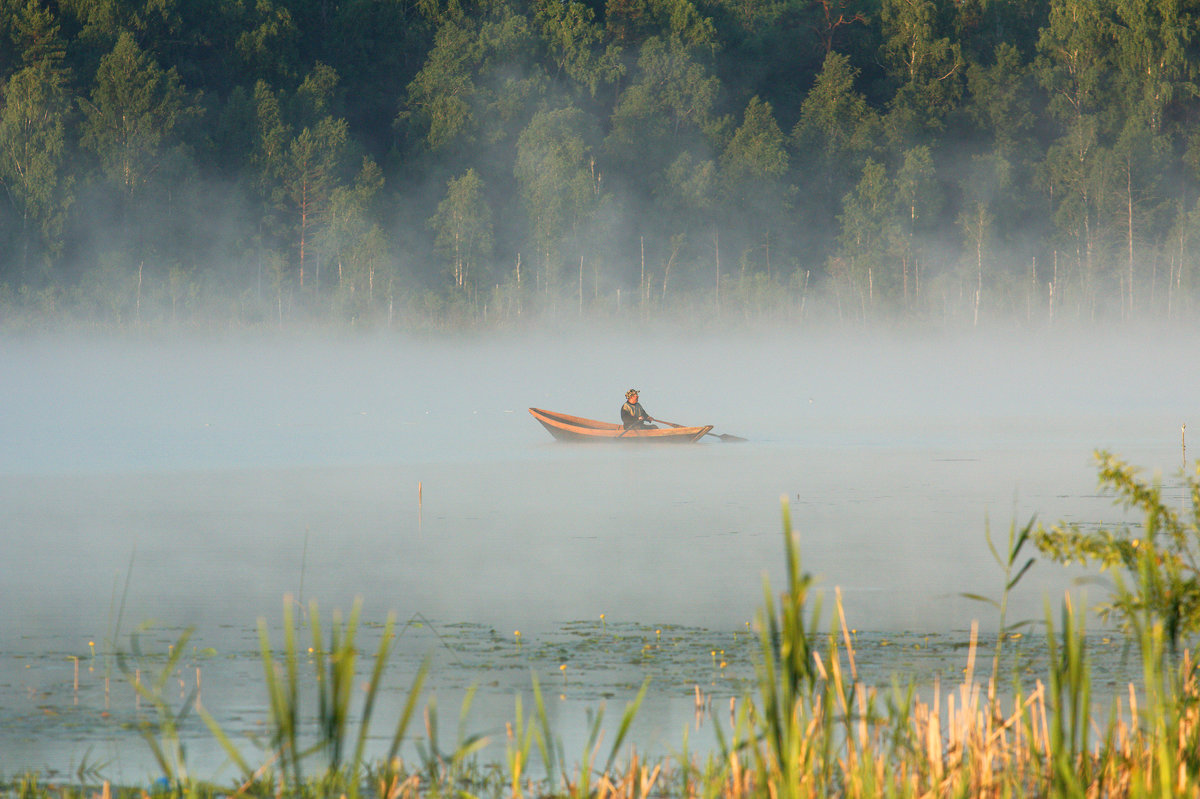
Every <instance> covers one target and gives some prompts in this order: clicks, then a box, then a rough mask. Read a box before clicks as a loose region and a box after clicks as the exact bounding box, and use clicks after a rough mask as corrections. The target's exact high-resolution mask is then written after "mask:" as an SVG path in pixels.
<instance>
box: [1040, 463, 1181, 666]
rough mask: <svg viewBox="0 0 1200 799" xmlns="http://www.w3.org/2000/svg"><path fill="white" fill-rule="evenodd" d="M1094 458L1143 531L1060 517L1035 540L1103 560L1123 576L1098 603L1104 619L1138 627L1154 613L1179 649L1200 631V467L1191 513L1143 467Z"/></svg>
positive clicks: (1072, 555) (1106, 485)
mask: <svg viewBox="0 0 1200 799" xmlns="http://www.w3.org/2000/svg"><path fill="white" fill-rule="evenodd" d="M1095 460H1096V462H1097V464H1098V466H1099V472H1100V487H1101V489H1102V490H1104V491H1105V492H1108V493H1112V494H1114V495H1115V496H1116V502H1118V503H1119V504H1121V505H1122V506H1123V507H1124V508H1125V509H1126V510H1130V509H1139V510H1141V511H1142V513H1143V514H1144V521H1143V523H1142V526H1141V528H1140V532H1136V531H1135V528H1133V527H1131V526H1130V525H1129V524H1120V525H1100V526H1099V527H1097V528H1095V529H1089V528H1086V527H1084V526H1083V525H1081V524H1079V523H1066V522H1060V523H1059V524H1057V525H1054V526H1053V527H1051V528H1050V529H1049V530H1047V529H1045V528H1043V527H1039V528H1038V530H1037V532H1036V533H1035V534H1034V541H1035V543H1036V544H1037V547H1038V549H1039V550H1041V552H1042V553H1044V554H1045V555H1048V556H1049V557H1050V558H1051V559H1053V560H1055V561H1058V562H1060V563H1064V564H1069V563H1072V562H1078V563H1080V564H1084V565H1086V564H1088V563H1098V564H1099V565H1100V568H1101V569H1102V570H1104V571H1107V572H1109V573H1112V574H1115V575H1119V576H1120V577H1121V578H1122V579H1116V580H1114V582H1113V590H1112V592H1111V596H1110V598H1109V601H1108V602H1106V603H1104V604H1103V605H1101V606H1100V608H1099V611H1100V613H1101V615H1102V617H1103V618H1110V617H1111V618H1114V619H1115V620H1116V621H1118V622H1119V623H1121V625H1122V626H1123V627H1124V628H1125V629H1126V630H1132V628H1133V621H1134V619H1135V618H1136V617H1137V615H1138V614H1139V613H1140V612H1142V611H1143V610H1145V611H1149V612H1150V614H1151V615H1152V616H1153V617H1155V618H1157V619H1160V620H1161V621H1162V622H1163V626H1164V630H1165V633H1166V636H1167V641H1168V643H1169V645H1170V648H1171V650H1172V651H1173V652H1174V651H1177V650H1178V646H1179V642H1180V640H1181V639H1182V638H1186V637H1187V636H1190V635H1193V634H1195V633H1197V632H1200V468H1198V470H1197V471H1196V472H1194V473H1192V474H1190V475H1187V474H1185V475H1183V476H1182V477H1183V488H1184V489H1185V491H1186V496H1187V498H1188V500H1189V501H1190V504H1191V507H1190V509H1189V510H1188V512H1187V513H1186V514H1184V513H1180V512H1177V511H1175V510H1174V509H1173V508H1170V507H1168V505H1167V504H1166V502H1165V501H1164V498H1163V493H1162V485H1161V480H1160V479H1158V478H1157V477H1156V478H1155V479H1154V480H1153V481H1150V482H1147V481H1145V480H1143V479H1141V478H1140V477H1139V473H1138V470H1137V469H1136V468H1134V467H1133V466H1130V465H1129V464H1127V463H1125V462H1124V461H1122V460H1120V459H1119V458H1117V457H1116V456H1115V455H1113V454H1112V453H1110V452H1106V451H1104V450H1098V451H1097V452H1096V453H1095Z"/></svg>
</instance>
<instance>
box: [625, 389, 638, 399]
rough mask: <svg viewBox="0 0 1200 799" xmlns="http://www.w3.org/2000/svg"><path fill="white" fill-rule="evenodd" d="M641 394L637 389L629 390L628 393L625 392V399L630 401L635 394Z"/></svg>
mask: <svg viewBox="0 0 1200 799" xmlns="http://www.w3.org/2000/svg"><path fill="white" fill-rule="evenodd" d="M640 393H641V392H640V391H638V390H637V389H636V388H631V389H629V390H628V391H626V392H625V399H629V398H630V397H632V396H633V395H634V394H640Z"/></svg>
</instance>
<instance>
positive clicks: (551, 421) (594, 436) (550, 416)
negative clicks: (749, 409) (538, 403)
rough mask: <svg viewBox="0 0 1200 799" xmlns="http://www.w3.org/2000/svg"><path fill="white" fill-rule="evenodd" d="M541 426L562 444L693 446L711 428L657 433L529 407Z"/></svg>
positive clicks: (668, 429) (659, 429) (682, 428)
mask: <svg viewBox="0 0 1200 799" xmlns="http://www.w3.org/2000/svg"><path fill="white" fill-rule="evenodd" d="M529 412H530V413H531V414H532V415H533V418H534V419H537V420H538V421H539V422H541V423H542V427H544V428H546V430H548V431H549V432H550V435H552V436H554V437H555V438H556V439H558V440H559V441H574V442H584V443H587V442H596V441H604V442H608V441H625V442H632V443H638V444H694V443H695V442H697V441H699V440H700V439H701V438H703V437H704V436H706V435H707V434H708V432H709V431H710V430H712V425H704V426H702V427H663V428H658V429H654V430H638V429H634V430H626V429H625V428H624V427H622V426H621V425H619V424H613V423H611V422H601V421H597V420H596V419H585V418H583V417H582V416H569V415H567V414H565V413H557V412H555V411H547V410H543V409H541V408H530V409H529Z"/></svg>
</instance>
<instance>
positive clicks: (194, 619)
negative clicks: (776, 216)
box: [0, 331, 1200, 769]
mask: <svg viewBox="0 0 1200 799" xmlns="http://www.w3.org/2000/svg"><path fill="white" fill-rule="evenodd" d="M1194 351H1195V341H1194V340H1192V339H1190V338H1188V339H1181V338H1174V337H1168V336H1165V335H1149V334H1148V335H1146V336H1129V335H1128V334H1126V335H1125V336H1116V335H1113V336H1108V335H1106V334H1095V333H1093V334H1090V335H1084V334H1069V333H1060V334H1055V335H1032V334H1014V335H1009V336H1006V337H1000V336H988V335H982V334H969V335H964V336H962V337H960V338H958V339H957V340H953V341H951V340H946V339H941V338H938V339H935V338H928V337H921V336H915V335H910V336H899V337H896V336H885V335H883V334H879V335H873V334H869V333H854V334H840V335H834V334H824V335H815V334H812V333H806V332H774V333H763V332H759V333H744V334H737V335H731V334H724V335H711V336H709V335H693V336H683V335H678V334H671V333H663V332H646V333H641V332H639V333H614V332H612V331H599V332H596V333H582V332H578V331H576V332H570V333H564V334H562V335H558V336H550V335H516V334H513V335H510V336H507V337H500V338H498V339H491V340H488V341H473V340H459V341H455V342H447V341H425V340H416V339H411V338H400V337H383V336H379V337H353V336H347V337H317V336H314V335H309V334H304V335H295V336H289V335H286V334H275V335H254V334H242V335H231V336H228V337H219V336H209V337H205V338H199V337H197V338H182V337H162V338H156V337H152V336H151V337H145V338H118V337H113V338H104V337H98V338H89V339H80V338H61V337H57V338H56V337H50V336H46V337H41V338H32V339H30V338H26V339H19V338H10V339H8V340H6V341H4V342H3V343H2V346H0V375H2V376H3V377H2V379H0V409H2V410H3V413H2V414H0V508H3V513H2V515H0V541H2V542H3V547H4V557H3V558H2V559H0V603H3V606H4V607H5V608H6V609H7V611H8V612H6V613H5V614H4V620H3V622H0V648H2V649H3V650H4V651H5V652H9V653H18V654H19V655H21V656H29V655H37V654H45V653H66V654H68V655H69V654H70V653H75V654H79V653H81V652H86V651H87V646H88V644H87V642H88V641H97V642H98V641H101V640H103V639H104V638H105V636H106V635H109V634H110V633H111V632H112V631H114V629H116V627H117V623H118V621H119V622H120V630H119V632H120V633H121V634H122V635H127V634H128V632H129V630H131V629H132V628H134V627H136V625H138V624H139V623H141V622H143V621H145V620H148V619H154V620H156V621H157V622H158V623H159V624H161V625H164V626H166V627H169V628H175V627H182V626H184V625H194V626H195V628H196V630H197V640H198V641H200V642H201V644H202V645H203V646H213V647H216V648H217V649H218V650H221V651H224V650H225V649H227V648H230V647H240V648H241V649H247V644H246V633H247V631H248V630H251V629H252V628H253V625H254V623H255V620H256V619H257V618H259V617H264V618H266V619H267V620H268V622H269V623H270V624H271V625H275V626H277V624H278V621H279V619H280V615H281V613H280V608H281V602H282V598H283V596H284V595H285V594H289V593H290V594H292V595H295V596H298V597H299V598H301V599H302V600H303V601H305V602H307V601H308V600H309V599H313V598H315V599H317V600H318V601H319V602H320V605H321V607H322V608H323V609H326V610H331V609H333V608H342V609H348V608H349V607H350V605H351V603H352V602H353V600H354V598H355V597H359V596H361V597H363V599H364V603H365V608H364V613H365V616H366V617H367V618H368V619H376V620H378V619H381V618H382V617H383V615H384V614H385V613H387V612H388V611H395V612H396V613H397V614H398V616H399V617H400V618H401V619H406V618H412V617H414V616H419V617H420V618H423V619H428V620H431V621H433V622H435V623H437V624H454V623H459V622H468V623H473V624H481V625H485V626H491V627H493V628H495V629H496V630H499V631H500V634H501V635H504V636H511V634H512V631H514V630H518V629H519V630H521V631H523V632H524V633H525V634H527V635H536V634H538V633H539V632H548V631H553V630H555V629H557V628H559V627H560V626H561V625H562V624H564V623H568V622H572V621H574V620H581V619H582V620H596V619H598V618H599V616H600V614H605V616H606V618H607V619H608V620H609V623H636V624H641V625H672V624H679V625H689V626H695V627H699V628H705V629H709V630H739V629H744V628H745V624H746V623H747V622H749V621H751V620H752V619H753V617H754V613H755V610H756V608H757V607H758V606H759V604H760V603H761V601H762V578H763V575H764V574H765V575H767V576H768V577H769V579H770V580H771V581H772V583H773V584H775V585H780V584H781V583H782V579H783V570H782V562H781V554H782V544H781V537H780V530H781V523H780V497H781V496H783V497H787V498H788V500H789V502H790V505H791V513H792V518H793V522H794V525H795V527H796V529H797V530H798V531H799V533H800V537H801V547H802V556H803V559H804V567H805V568H806V570H808V571H811V572H813V573H814V574H816V575H818V576H819V577H820V578H821V582H820V585H821V587H822V588H824V589H826V590H827V591H828V592H829V593H832V589H833V588H834V587H835V586H837V587H840V588H841V590H842V592H843V595H844V600H845V606H846V614H847V617H848V620H849V623H850V624H851V626H854V627H856V628H859V629H862V630H876V631H918V632H922V631H923V632H932V633H937V632H944V631H947V630H963V629H966V628H968V627H969V626H970V624H971V622H972V620H974V619H978V620H979V621H980V623H981V625H982V627H983V628H984V629H987V628H989V627H990V626H994V623H995V620H994V616H993V614H992V612H991V611H990V609H988V608H987V607H985V606H983V605H981V604H979V603H976V602H971V601H969V600H966V599H963V598H962V597H961V594H962V593H964V592H974V593H981V594H985V595H998V593H999V591H1000V587H1001V573H1000V571H999V568H998V567H997V566H996V565H995V564H994V562H993V561H992V559H991V556H990V555H989V553H988V550H987V545H986V542H985V539H984V531H985V529H986V527H987V526H988V525H990V527H991V530H992V533H993V536H994V537H995V538H996V539H997V540H998V541H999V542H1003V540H1004V539H1005V538H1006V535H1007V531H1008V528H1009V525H1010V524H1011V523H1012V522H1013V521H1014V520H1015V521H1016V522H1017V523H1018V524H1024V523H1025V522H1027V521H1028V520H1029V519H1030V518H1031V517H1032V516H1034V515H1035V514H1036V515H1037V516H1038V518H1039V519H1040V520H1043V521H1045V522H1047V523H1052V522H1054V521H1057V520H1058V519H1068V520H1073V521H1083V522H1095V521H1100V520H1107V521H1114V520H1119V519H1120V518H1121V514H1120V511H1119V509H1117V508H1115V507H1114V506H1113V504H1112V501H1111V498H1108V497H1103V496H1099V495H1098V494H1097V490H1096V472H1095V468H1094V464H1093V462H1092V460H1091V453H1092V451H1093V449H1096V448H1107V449H1111V450H1112V451H1114V452H1116V453H1117V454H1119V455H1120V456H1122V457H1123V458H1125V459H1126V460H1128V461H1130V462H1132V463H1134V464H1136V465H1138V466H1141V467H1144V468H1145V469H1146V470H1148V471H1150V472H1153V471H1155V470H1157V471H1159V472H1161V473H1162V474H1163V476H1164V481H1165V485H1166V487H1167V492H1168V495H1169V496H1170V495H1171V491H1172V486H1173V483H1172V479H1171V478H1172V476H1173V475H1175V474H1176V472H1177V470H1178V469H1179V468H1180V467H1181V466H1182V464H1183V459H1184V453H1183V452H1182V449H1181V444H1182V441H1181V431H1180V426H1181V425H1182V424H1185V423H1187V422H1188V421H1189V420H1190V417H1191V415H1192V413H1193V411H1194V409H1195V407H1196V397H1198V396H1200V377H1197V374H1196V370H1195V369H1192V368H1189V366H1190V358H1191V354H1192V353H1194ZM631 387H636V388H639V389H640V390H641V393H642V401H643V404H644V405H645V407H646V408H647V410H648V411H649V412H650V413H651V414H652V415H654V416H660V417H661V418H664V419H668V420H670V421H671V422H675V423H681V424H689V425H690V424H713V425H714V426H715V427H714V432H716V433H732V434H735V435H738V436H742V437H745V438H747V439H749V440H748V441H747V442H746V443H741V444H733V443H723V442H721V441H719V440H718V439H716V438H712V437H709V438H707V439H706V440H705V443H702V444H699V445H696V446H672V447H653V446H638V445H628V446H624V445H622V446H601V445H567V444H561V443H557V442H554V441H553V440H552V439H551V438H550V436H549V435H548V434H547V433H546V432H545V431H544V430H543V429H542V428H541V426H540V425H539V424H538V423H537V422H536V421H535V420H534V419H533V418H532V417H531V416H530V415H529V414H528V413H527V411H526V409H527V408H528V407H529V406H537V407H543V408H548V409H551V410H558V411H564V412H567V413H572V414H576V415H581V416H588V417H593V418H600V419H609V420H614V421H615V420H616V419H617V418H618V413H617V412H618V408H619V407H620V404H621V402H622V401H623V394H624V392H625V390H626V389H628V388H631ZM1198 451H1200V450H1198ZM1189 459H1190V456H1189ZM418 486H419V487H420V488H419V490H418ZM1183 501H1184V499H1183V498H1180V502H1183ZM1133 521H1140V520H1133ZM1078 574H1079V573H1078V572H1073V571H1069V570H1065V569H1062V568H1061V567H1057V566H1053V565H1050V564H1047V563H1040V564H1039V565H1037V566H1036V567H1035V568H1034V569H1033V570H1032V571H1031V572H1030V573H1029V574H1028V575H1027V577H1026V578H1025V580H1024V581H1023V582H1022V584H1021V587H1020V589H1019V591H1018V592H1017V595H1016V596H1014V598H1013V606H1012V608H1011V609H1010V619H1014V618H1035V619H1036V618H1041V617H1042V613H1043V602H1044V600H1045V599H1046V598H1049V599H1050V600H1051V601H1052V602H1054V603H1055V604H1057V601H1058V598H1059V597H1060V596H1061V594H1062V592H1063V591H1064V590H1066V589H1067V588H1068V587H1070V586H1071V584H1072V580H1073V579H1074V578H1075V577H1077V576H1078ZM126 586H128V587H126ZM1092 593H1093V595H1094V598H1098V596H1099V595H1100V593H1101V589H1098V588H1094V589H1092ZM827 607H828V603H827ZM118 616H119V618H118ZM249 649H250V650H253V647H252V646H250V647H249ZM19 668H20V663H19V661H18V662H16V663H15V664H14V662H12V661H10V663H9V665H8V666H6V667H4V668H3V669H0V671H9V672H10V677H11V670H12V669H19ZM64 668H66V667H64ZM21 679H27V678H20V679H17V678H13V679H7V678H3V677H2V675H0V682H6V681H7V684H8V685H10V686H12V685H17V684H18V683H20V681H21ZM635 682H636V681H635ZM656 701H657V700H656ZM670 701H674V700H668V704H669V703H670ZM505 707H509V709H510V706H509V705H507V704H506V705H505ZM500 712H506V711H500ZM672 729H673V728H672ZM80 745H82V744H80ZM4 765H5V767H7V768H10V769H11V768H13V767H15V764H14V763H7V764H4Z"/></svg>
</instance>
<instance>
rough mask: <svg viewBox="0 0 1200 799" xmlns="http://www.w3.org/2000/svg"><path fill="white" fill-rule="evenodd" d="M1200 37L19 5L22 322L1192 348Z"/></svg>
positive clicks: (735, 0) (172, 1)
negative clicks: (673, 325) (1174, 331)
mask: <svg viewBox="0 0 1200 799" xmlns="http://www.w3.org/2000/svg"><path fill="white" fill-rule="evenodd" d="M1198 37H1200V0H940V1H937V2H935V1H934V0H582V1H581V0H56V1H55V2H50V1H49V0H0V185H3V188H4V191H3V195H2V199H0V315H2V316H3V317H7V318H8V319H10V320H12V319H16V320H28V319H46V318H50V319H76V320H85V321H87V322H97V323H112V324H119V325H127V324H139V323H155V322H166V323H181V324H188V323H196V322H210V321H213V320H216V321H217V322H220V323H226V322H228V323H233V324H274V323H290V322H297V321H299V322H304V321H310V320H316V321H323V322H335V323H343V322H344V323H351V324H361V325H371V326H382V325H396V326H401V325H406V324H413V323H420V324H430V323H433V324H450V325H468V324H489V325H490V324H506V323H512V322H513V321H514V320H520V319H544V318H547V317H551V318H555V317H558V318H561V317H565V316H568V315H586V316H589V317H594V316H601V317H611V318H620V317H621V316H622V315H635V314H643V315H645V314H655V315H658V314H665V315H678V316H686V317H688V318H693V319H708V318H712V319H721V318H732V319H736V318H745V317H748V316H749V317H756V316H764V315H766V316H770V315H786V316H788V317H790V318H798V319H805V318H813V319H841V320H848V321H852V322H856V321H871V320H879V319H906V318H910V319H916V320H935V321H942V320H949V321H952V322H954V323H958V324H965V325H975V324H981V323H983V322H985V321H986V320H989V319H1001V318H1002V319H1014V318H1015V319H1018V320H1021V321H1022V322H1029V323H1034V324H1053V323H1054V322H1055V321H1056V320H1087V321H1092V320H1096V321H1101V322H1104V323H1111V322H1120V321H1123V320H1147V319H1191V318H1194V317H1195V316H1196V314H1197V311H1198V310H1200V253H1197V252H1196V247H1195V243H1196V242H1197V241H1198V240H1200V203H1198V199H1200V91H1198V84H1197V72H1198V69H1200V41H1198ZM635 318H636V317H635Z"/></svg>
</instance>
